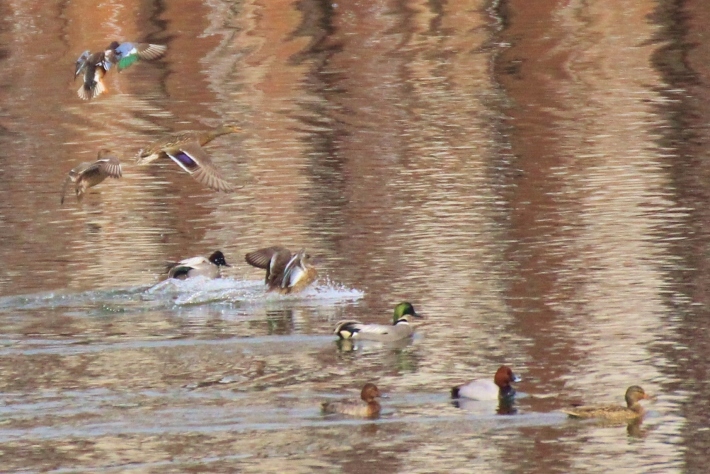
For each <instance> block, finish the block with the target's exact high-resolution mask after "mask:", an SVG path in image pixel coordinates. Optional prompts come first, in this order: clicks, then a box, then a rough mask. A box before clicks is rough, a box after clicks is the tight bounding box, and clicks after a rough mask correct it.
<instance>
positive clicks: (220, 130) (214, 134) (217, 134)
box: [200, 127, 234, 145]
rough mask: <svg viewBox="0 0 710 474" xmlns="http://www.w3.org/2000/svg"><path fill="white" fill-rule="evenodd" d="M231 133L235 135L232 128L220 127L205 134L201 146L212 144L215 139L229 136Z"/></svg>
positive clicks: (201, 139) (201, 138)
mask: <svg viewBox="0 0 710 474" xmlns="http://www.w3.org/2000/svg"><path fill="white" fill-rule="evenodd" d="M229 133H234V130H233V129H231V128H227V127H219V128H215V129H214V130H210V131H208V132H205V133H203V134H202V136H201V137H200V145H206V144H207V143H209V142H211V141H212V140H214V139H215V138H217V137H220V136H222V135H227V134H229Z"/></svg>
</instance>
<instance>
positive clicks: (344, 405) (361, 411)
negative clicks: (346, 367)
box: [321, 383, 380, 418]
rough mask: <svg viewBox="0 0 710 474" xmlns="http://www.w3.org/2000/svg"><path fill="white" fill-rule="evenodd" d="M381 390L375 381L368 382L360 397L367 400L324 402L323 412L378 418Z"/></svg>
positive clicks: (322, 405)
mask: <svg viewBox="0 0 710 474" xmlns="http://www.w3.org/2000/svg"><path fill="white" fill-rule="evenodd" d="M378 397H380V391H379V389H378V388H377V386H375V384H374V383H366V384H365V386H364V387H362V391H361V392H360V398H361V399H362V401H364V402H365V405H363V404H362V403H360V402H352V401H351V402H323V403H322V404H321V408H322V410H323V413H340V414H341V415H348V416H355V417H358V418H377V417H378V416H380V403H379V402H378V401H377V398H378Z"/></svg>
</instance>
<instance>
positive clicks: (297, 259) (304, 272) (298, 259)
mask: <svg viewBox="0 0 710 474" xmlns="http://www.w3.org/2000/svg"><path fill="white" fill-rule="evenodd" d="M245 260H246V262H247V263H248V264H249V265H251V266H253V267H256V268H263V269H264V270H266V278H265V280H264V282H265V283H266V285H267V286H268V290H269V291H278V292H279V293H281V294H284V295H286V294H289V293H298V292H299V291H303V290H304V289H305V288H307V287H308V286H309V285H310V284H311V283H313V282H314V281H315V280H316V279H317V278H318V271H317V270H316V268H315V267H314V266H313V265H312V264H311V256H310V255H309V254H307V253H306V250H305V249H301V250H300V251H299V252H298V253H295V254H292V253H291V251H290V250H289V249H287V248H284V247H278V246H277V247H267V248H263V249H259V250H255V251H254V252H249V253H248V254H246V257H245Z"/></svg>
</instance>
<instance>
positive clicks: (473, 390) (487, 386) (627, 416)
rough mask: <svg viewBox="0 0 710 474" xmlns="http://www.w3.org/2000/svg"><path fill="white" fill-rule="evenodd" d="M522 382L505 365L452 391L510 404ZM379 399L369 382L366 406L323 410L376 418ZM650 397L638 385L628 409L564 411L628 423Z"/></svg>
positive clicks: (629, 393)
mask: <svg viewBox="0 0 710 474" xmlns="http://www.w3.org/2000/svg"><path fill="white" fill-rule="evenodd" d="M520 380H521V379H520V377H518V376H517V375H515V374H514V373H513V371H512V370H511V369H510V367H507V366H505V365H503V366H501V367H500V368H498V370H497V371H496V374H495V376H494V377H493V381H490V380H487V379H481V380H474V381H472V382H469V383H468V384H465V385H459V386H457V387H454V388H452V389H451V397H452V398H454V399H458V398H466V399H469V400H479V401H485V400H499V401H500V402H503V403H510V402H512V400H513V398H514V396H515V390H514V389H513V387H512V386H511V385H510V384H511V383H512V382H519V381H520ZM380 396H381V394H380V391H379V389H378V388H377V386H375V384H373V383H367V384H365V386H364V387H363V388H362V391H361V392H360V398H361V399H362V401H363V402H365V404H364V405H363V404H362V403H359V402H344V401H338V402H324V403H323V404H322V405H321V409H322V411H323V412H324V413H339V414H342V415H348V416H354V417H359V418H377V417H378V416H379V414H380V411H381V406H380V403H379V402H378V401H377V398H379V397H380ZM650 398H652V397H651V396H649V395H648V394H647V393H646V392H644V390H643V388H641V387H639V386H638V385H632V386H631V387H629V388H628V389H627V390H626V395H625V399H626V406H620V405H590V406H579V407H576V408H573V409H570V410H562V412H563V413H565V414H567V415H569V417H571V418H583V419H589V418H596V419H600V420H606V421H611V422H619V423H621V422H624V423H629V422H633V421H635V420H637V419H639V418H640V417H641V416H643V413H644V409H643V407H642V406H641V404H640V403H639V401H640V400H645V399H650Z"/></svg>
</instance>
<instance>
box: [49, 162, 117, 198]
mask: <svg viewBox="0 0 710 474" xmlns="http://www.w3.org/2000/svg"><path fill="white" fill-rule="evenodd" d="M120 177H121V163H120V162H119V161H118V158H116V156H115V155H114V154H113V152H112V151H111V150H107V149H101V150H99V154H98V159H97V160H96V161H94V162H93V163H88V162H87V163H81V164H80V165H78V166H76V167H74V168H73V169H72V170H71V171H69V175H68V176H67V178H66V179H65V180H64V185H63V186H62V196H61V198H60V200H59V202H60V204H64V196H65V194H66V192H67V188H68V187H69V183H74V192H75V193H76V199H77V201H81V200H82V198H83V197H84V193H85V192H86V190H87V189H89V188H91V187H93V186H96V185H97V184H99V183H101V182H102V181H103V180H105V179H106V178H120Z"/></svg>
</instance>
